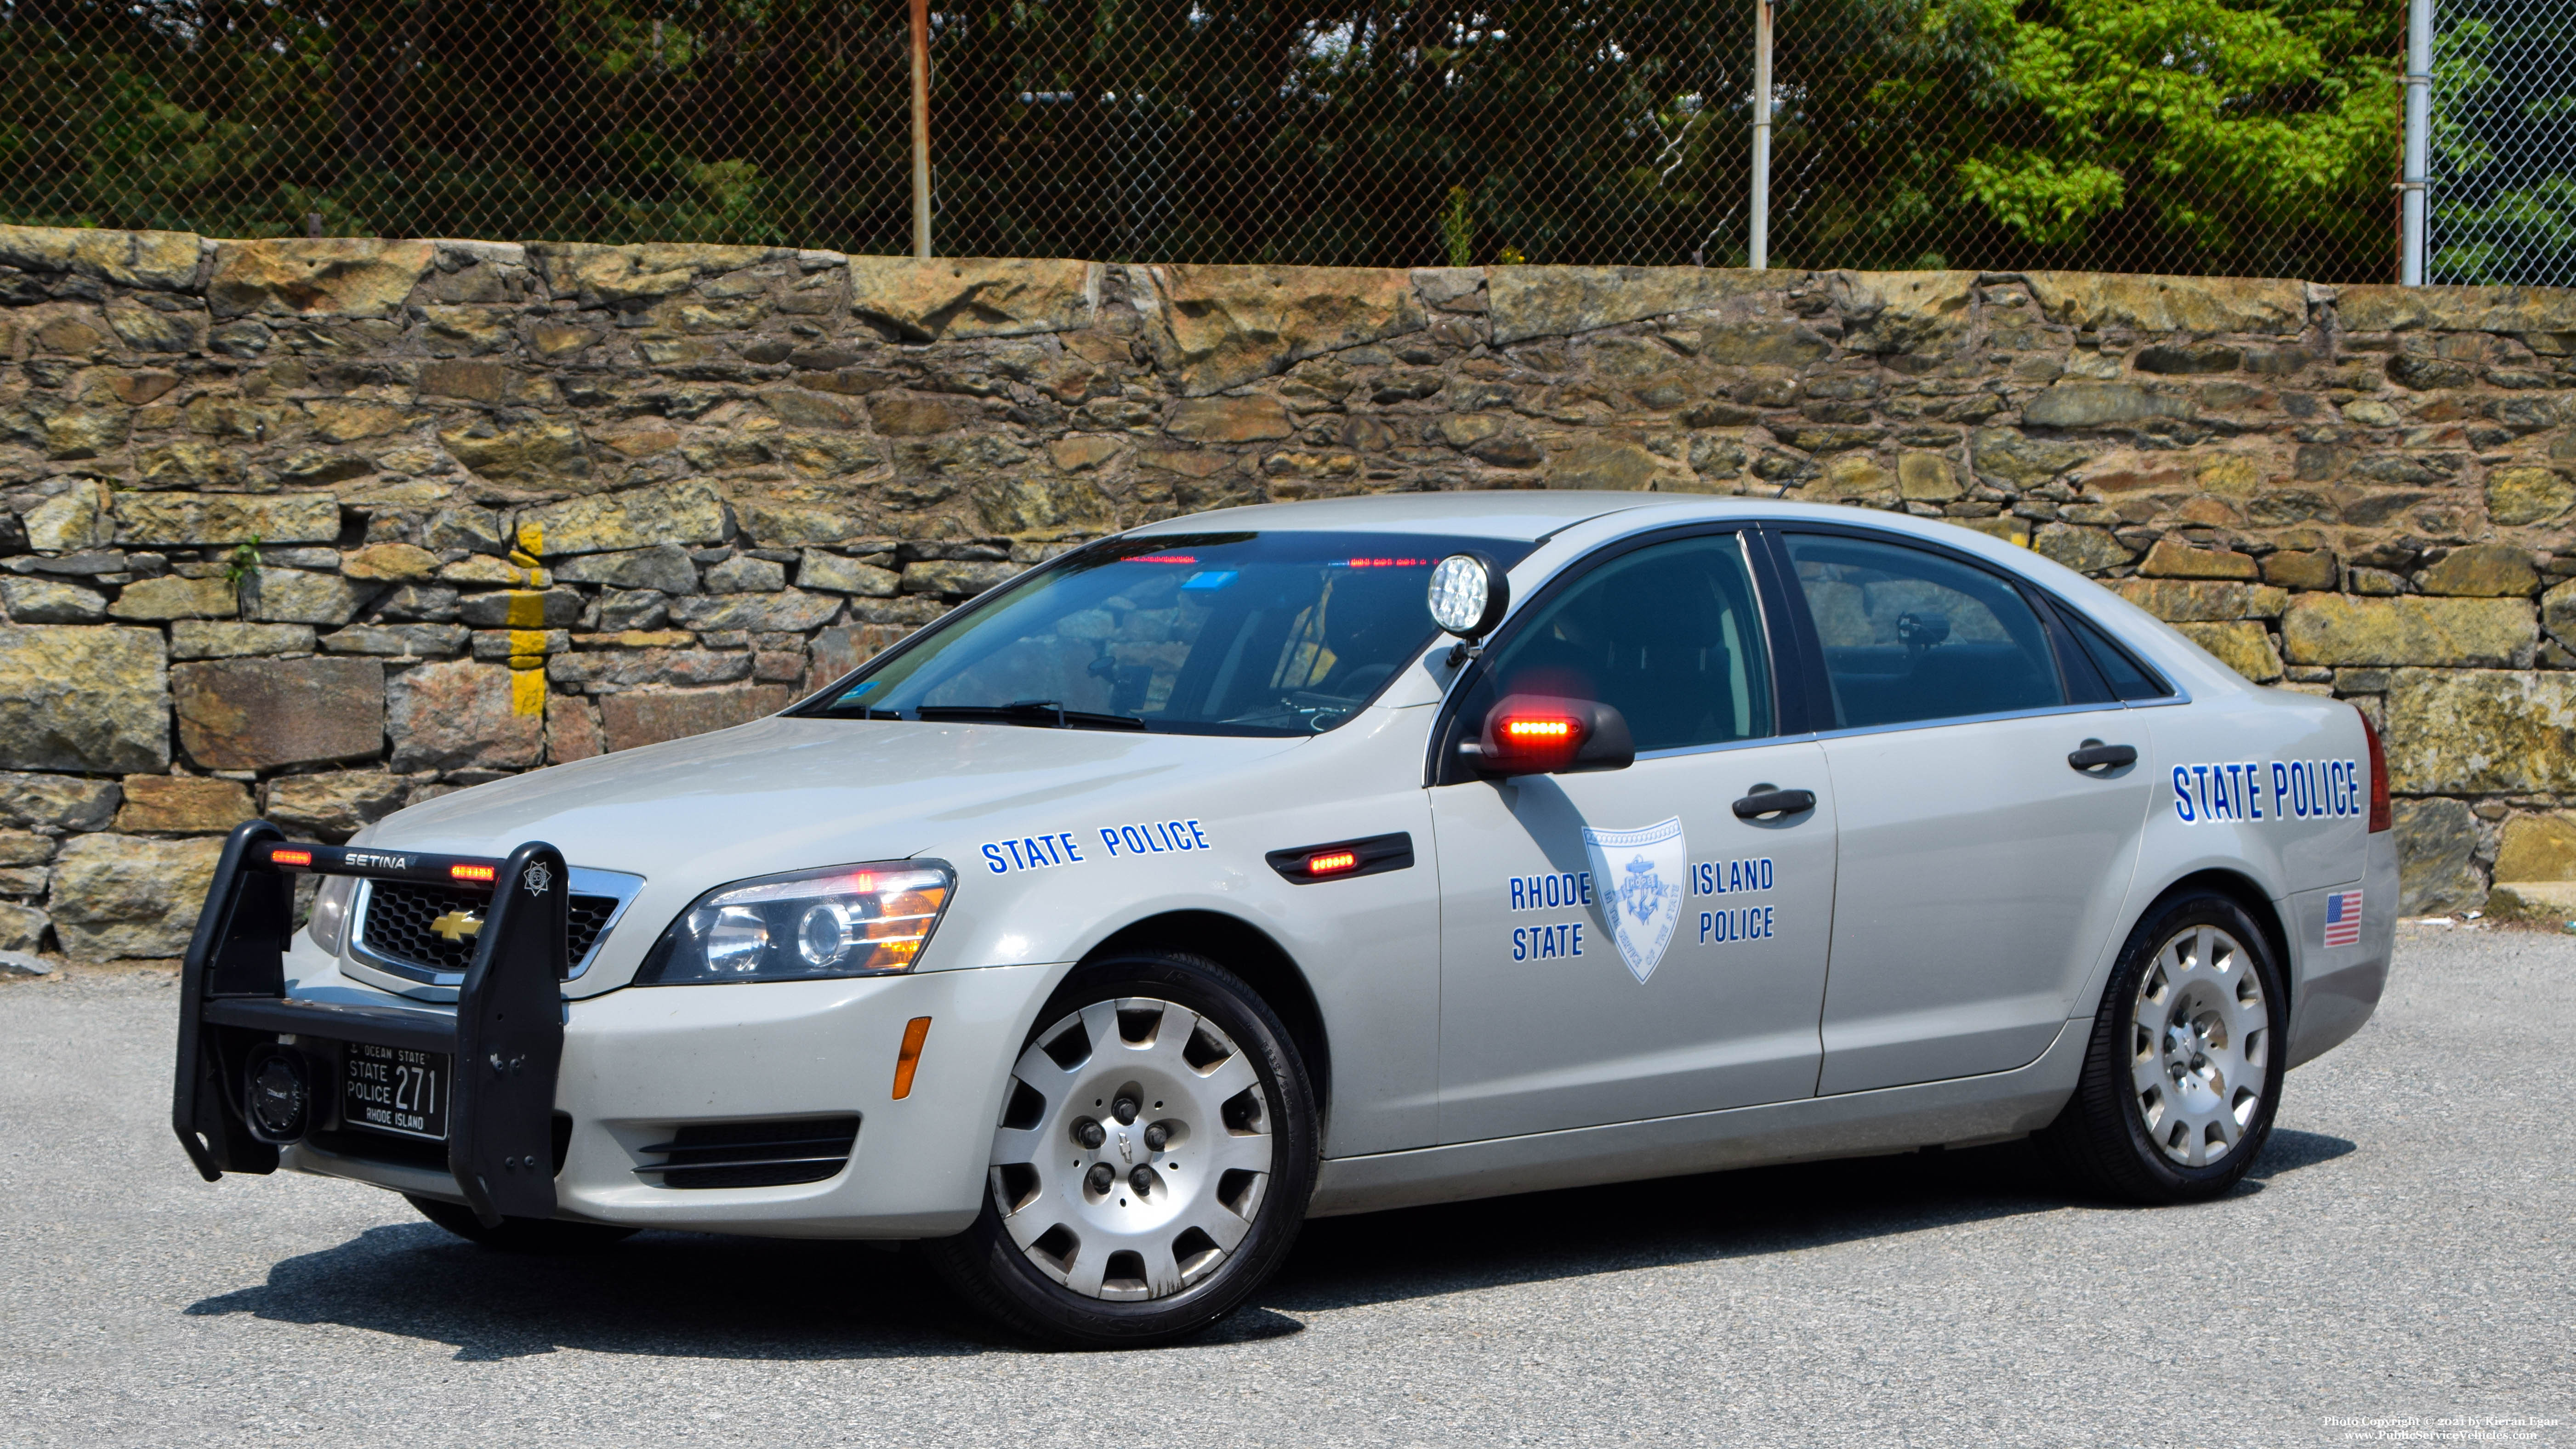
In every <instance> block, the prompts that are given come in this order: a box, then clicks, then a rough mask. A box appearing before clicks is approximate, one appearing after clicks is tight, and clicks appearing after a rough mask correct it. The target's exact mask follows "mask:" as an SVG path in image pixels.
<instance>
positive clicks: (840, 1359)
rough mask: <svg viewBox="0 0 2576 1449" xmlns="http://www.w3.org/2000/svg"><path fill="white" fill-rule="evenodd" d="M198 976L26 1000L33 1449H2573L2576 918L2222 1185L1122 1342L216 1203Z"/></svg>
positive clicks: (1445, 1277) (22, 1198) (1676, 1246)
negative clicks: (181, 1087) (186, 1096)
mask: <svg viewBox="0 0 2576 1449" xmlns="http://www.w3.org/2000/svg"><path fill="white" fill-rule="evenodd" d="M175 995H176V993H175V990H174V987H173V985H172V983H171V981H170V979H169V978H168V977H167V976H166V975H161V974H150V975H137V974H111V973H108V972H103V971H99V972H81V971H72V972H66V973H64V974H62V975H61V976H58V977H56V978H53V979H50V980H38V981H0V1445H10V1446H17V1445H48V1446H50V1445H122V1444H137V1445H178V1444H260V1445H278V1444H296V1443H303V1442H307V1441H314V1442H322V1441H328V1442H330V1443H333V1444H335V1445H340V1446H356V1445H363V1446H366V1449H414V1446H431V1445H451V1444H453V1445H474V1446H481V1449H491V1446H517V1445H528V1444H557V1443H573V1444H652V1445H661V1444H693V1445H694V1444H710V1445H713V1444H760V1445H779V1444H841V1443H849V1444H880V1443H882V1444H921V1445H983V1444H994V1445H1024V1444H1025V1445H1040V1444H1043V1445H1054V1444H1065V1445H1098V1446H1122V1445H1147V1446H1165V1445H1174V1444H1187V1445H1192V1446H1212V1445H1234V1444H1296V1445H1305V1444H1381V1443H1383V1444H1523V1443H1527V1444H1549V1445H1563V1444H1569V1443H1571V1444H1596V1443H1597V1444H1625V1443H1647V1444H1701V1443H1743V1444H1763V1445H1774V1444H1778V1445H1796V1444H1831V1445H1873V1446H1876V1445H1914V1444H1924V1445H1949V1444H1989V1443H2002V1444H2085V1445H2094V1444H2100V1445H2165V1444H2174V1445H2181V1444H2193V1445H2204V1444H2205V1445H2233V1444H2245V1445H2262V1446H2271V1445H2296V1444H2324V1443H2357V1442H2407V1441H2412V1442H2454V1443H2456V1442H2478V1443H2499V1442H2500V1443H2539V1444H2576V1065H2571V1058H2576V937H2566V936H2548V935H2541V934H2535V933H2515V932H2507V931H2499V930H2477V931H2470V930H2451V931H2447V932H2445V931H2434V930H2427V929H2419V928H2409V929H2408V930H2407V931H2406V933H2405V934H2404V935H2403V937H2402V938H2401V943H2400V948H2399V955H2398V968H2397V972H2396V979H2395V981H2394V983H2393V985H2392V987H2391V989H2390V993H2389V998H2388V1000H2387V1001H2386V1002H2384V1003H2383V1004H2382V1006H2381V1008H2380V1012H2379V1015H2378V1017H2377V1019H2376V1020H2374V1021H2373V1022H2372V1023H2371V1025H2370V1026H2369V1027H2367V1028H2366V1029H2365V1030H2364V1031H2363V1032H2362V1034H2361V1035H2360V1036H2358V1037H2357V1038H2355V1039H2354V1040H2353V1041H2352V1042H2351V1043H2349V1044H2347V1045H2346V1046H2344V1047H2343V1048H2341V1049H2340V1050H2338V1051H2336V1052H2334V1053H2333V1054H2331V1055H2329V1056H2327V1057H2326V1058H2324V1059H2323V1060H2321V1061H2318V1062H2316V1063H2313V1064H2311V1065H2309V1066H2307V1067H2304V1068H2302V1069H2300V1070H2299V1071H2297V1072H2295V1073H2293V1074H2292V1075H2291V1077H2290V1080H2289V1088H2288V1092H2287V1095H2286V1097H2285V1099H2284V1104H2283V1107H2282V1111H2281V1116H2280V1124H2279V1127H2278V1128H2277V1130H2276V1131H2275V1132H2274V1134H2273V1138H2272V1142H2271V1144H2270V1147H2269V1148H2268V1150H2267V1151H2266V1152H2265V1154H2264V1156H2263V1159H2262V1160H2261V1162H2260V1163H2258V1164H2257V1166H2256V1168H2255V1170H2254V1173H2253V1174H2252V1176H2251V1178H2250V1179H2249V1180H2248V1181H2247V1182H2246V1183H2245V1185H2244V1186H2243V1188H2242V1189H2241V1190H2240V1191H2238V1192H2237V1193H2236V1194H2235V1195H2234V1196H2232V1197H2230V1198H2228V1199H2227V1200H2225V1201H2223V1202H2219V1203H2214V1204H2210V1205H2207V1206H2202V1207H2195V1208H2187V1209H2166V1210H2139V1209H2126V1208H2113V1207H2104V1206H2098V1205H2092V1204H2086V1203H2081V1202H2076V1201H2071V1200H2070V1199H2069V1198H2068V1197H2067V1196H2066V1195H2065V1194H2063V1193H2062V1192H2061V1191H2060V1190H2059V1189H2058V1188H2057V1186H2056V1185H2055V1183H2054V1182H2053V1181H2051V1179H2050V1178H2049V1177H2048V1176H2047V1174H2046V1173H2045V1171H2044V1170H2043V1169H2042V1168H2041V1167H2040V1166H2039V1165H2038V1163H2037V1162H2036V1160H2035V1159H2034V1158H2033V1157H2032V1155H2031V1153H2030V1151H2029V1150H2028V1148H2027V1147H2025V1146H2022V1145H2018V1144H2016V1145H2009V1146H2004V1147H1996V1148H1986V1149H1980V1150H1977V1151H1972V1152H1956V1153H1948V1154H1932V1155H1913V1156H1906V1157H1894V1158H1876V1159H1869V1160H1863V1161H1856V1162H1842V1163H1824V1164H1812V1165H1805V1166H1796V1167H1785V1168H1771V1169H1763V1170H1760V1171H1752V1172H1740V1173H1730V1174H1722V1175H1716V1176H1708V1177H1695V1178H1684V1179H1676V1180H1670V1181H1665V1182H1659V1183H1648V1184H1637V1185H1629V1186H1620V1187H1607V1188H1595V1189H1585V1190H1581V1191H1573V1192H1558V1193H1549V1194H1544V1195H1538V1196H1531V1197H1521V1198H1510V1199H1503V1200H1498V1201H1492V1202H1484V1203H1472V1204H1466V1205H1462V1206H1454V1207H1445V1208H1432V1209H1420V1210H1415V1211H1409V1212H1402V1213H1390V1214H1382V1215H1377V1216H1370V1217H1359V1218H1343V1219H1336V1220H1331V1221H1326V1222H1321V1223H1317V1224H1314V1225H1312V1226H1310V1227H1309V1229H1308V1230H1307V1232H1306V1234H1305V1236H1304V1238H1303V1239H1302V1240H1301V1241H1300V1243H1299V1246H1298V1248H1297V1250H1296V1253H1295V1255H1294V1257H1293V1258H1292V1260H1291V1261H1290V1264H1289V1266H1288V1268H1287V1270H1286V1271H1285V1272H1284V1273H1283V1274H1282V1275H1281V1277H1280V1278H1279V1279H1278V1280H1277V1281H1276V1282H1275V1283H1273V1284H1272V1285H1271V1286H1270V1287H1269V1289H1268V1290H1267V1291H1266V1292H1264V1293H1263V1294H1262V1295H1261V1297H1260V1298H1259V1299H1258V1300H1257V1301H1258V1304H1259V1306H1258V1307H1257V1308H1254V1309H1251V1310H1247V1311H1245V1312H1244V1313H1241V1314H1239V1315H1238V1316H1237V1317H1235V1318H1234V1319H1232V1320H1230V1321H1229V1322H1228V1323H1227V1324H1225V1325H1224V1326H1223V1327H1222V1328H1221V1329H1220V1330H1219V1331H1218V1332H1217V1333H1215V1334H1214V1335H1212V1336H1211V1337H1209V1338H1208V1339H1206V1340H1203V1341H1201V1342H1198V1343H1194V1344H1190V1345H1186V1346H1183V1347H1179V1348H1172V1349H1164V1350H1159V1351H1153V1352H1141V1353H1119V1354H1060V1353H1049V1352H1043V1351H1036V1350H1031V1349H1028V1348H1025V1347H1022V1346H1019V1345H1016V1344H1013V1343H1011V1342H1008V1341H1006V1340H1003V1339H999V1338H997V1337H995V1336H993V1335H991V1334H988V1333H986V1332H984V1331H983V1330H982V1329H980V1328H979V1327H977V1326H976V1325H975V1324H974V1323H973V1322H972V1321H971V1320H969V1319H967V1318H966V1317H964V1316H963V1314H962V1313H961V1311H959V1310H957V1309H955V1308H953V1307H952V1306H951V1305H950V1303H949V1302H948V1300H947V1299H946V1297H945V1296H944V1294H943V1293H942V1291H941V1290H940V1288H939V1287H938V1285H937V1283H936V1282H935V1281H934V1280H932V1279H931V1278H930V1277H929V1276H928V1275H927V1274H926V1273H925V1272H923V1271H922V1270H921V1269H919V1268H918V1267H916V1266H915V1265H914V1263H913V1262H912V1260H911V1259H909V1258H908V1257H905V1256H903V1255H900V1254H893V1253H887V1252H883V1251H879V1250H874V1249H869V1248H865V1247H858V1246H851V1245H842V1244H817V1243H772V1242H761V1241H755V1240H750V1239H731V1238H719V1237H707V1236H698V1235H691V1234H678V1233H650V1234H644V1235H640V1236H638V1237H635V1238H632V1239H629V1240H628V1241H627V1242H625V1243H623V1244H621V1245H619V1246H617V1247H615V1248H613V1249H610V1250H609V1251H606V1252H604V1253H600V1254H598V1255H596V1256H592V1257H587V1258H578V1259H562V1260H536V1261H532V1260H528V1259H520V1258H508V1257H501V1256H495V1255H491V1254H486V1253H483V1252H481V1251H479V1250H477V1249H475V1248H472V1247H469V1246H467V1245H465V1244H463V1243H460V1242H458V1241H456V1240H455V1239H453V1238H450V1237H448V1236H447V1235H446V1234H445V1233H443V1232H441V1231H440V1230H439V1229H437V1228H435V1227H432V1226H430V1225H429V1224H428V1223H426V1222H423V1221H421V1220H419V1219H418V1218H416V1217H415V1216H413V1214H412V1212H411V1210H410V1208H409V1207H408V1206H406V1205H405V1204H404V1203H403V1202H402V1200H401V1199H400V1198H397V1197H394V1196H392V1195H390V1194H387V1193H383V1192H379V1191H376V1190H375V1189H372V1188H366V1187H361V1186H357V1185H354V1184H348V1183H336V1182H330V1181H325V1180H321V1179H317V1178H305V1177H292V1176H277V1177H269V1178H227V1179H226V1180H225V1181H223V1182H222V1183H220V1184H214V1185H209V1184H207V1183H204V1182H201V1181H199V1180H198V1178H197V1177H196V1175H195V1174H194V1173H193V1172H192V1171H190V1169H189V1168H188V1165H187V1163H186V1161H185V1160H184V1158H183V1157H182V1156H181V1154H180V1152H179V1149H178V1146H177V1144H176V1143H175V1142H173V1141H172V1139H171V1137H170V1133H169V1128H168V1126H167V1121H168V1108H167V1100H168V1091H169V1076H170V1065H169V1063H170V1041H171V1031H172V1018H173V1010H174V1005H175ZM2463 1435H2466V1436H2472V1437H2466V1438H2464V1437H2460V1436H2463Z"/></svg>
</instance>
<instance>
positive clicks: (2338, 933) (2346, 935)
mask: <svg viewBox="0 0 2576 1449" xmlns="http://www.w3.org/2000/svg"><path fill="white" fill-rule="evenodd" d="M2325 944H2326V945H2329V946H2358V945H2360V944H2361V892H2359V891H2337V892H2336V893H2335V894H2333V895H2330V896H2328V897H2326V939H2325Z"/></svg>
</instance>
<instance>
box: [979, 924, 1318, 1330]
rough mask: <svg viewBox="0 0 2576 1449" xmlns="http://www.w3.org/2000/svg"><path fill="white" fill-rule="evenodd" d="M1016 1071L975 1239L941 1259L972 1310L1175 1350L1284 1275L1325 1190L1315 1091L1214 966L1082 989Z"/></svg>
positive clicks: (1183, 964)
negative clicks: (1319, 1182) (1310, 1208)
mask: <svg viewBox="0 0 2576 1449" xmlns="http://www.w3.org/2000/svg"><path fill="white" fill-rule="evenodd" d="M1038 1022H1039V1025H1038V1028H1037V1030H1036V1031H1034V1032H1032V1033H1031V1034H1030V1036H1029V1039H1028V1043H1027V1045H1026V1048H1025V1049H1024V1050H1023V1051H1022V1052H1021V1054H1020V1058H1019V1060H1018V1061H1017V1062H1016V1063H1015V1064H1013V1066H1012V1068H1011V1080H1010V1082H1009V1084H1008V1090H1007V1091H1006V1092H1005V1094H1004V1107H1003V1112H1002V1121H1001V1124H1000V1126H999V1127H998V1128H997V1129H996V1130H995V1132H994V1134H993V1152H992V1157H991V1167H990V1171H989V1173H988V1176H987V1187H986V1191H985V1197H984V1207H983V1212H982V1214H981V1216H979V1217H978V1218H977V1219H976V1220H975V1225H974V1226H973V1227H971V1228H969V1229H967V1230H966V1231H965V1232H963V1233H960V1234H958V1235H957V1236H956V1237H953V1238H948V1239H944V1240H942V1241H940V1242H938V1243H935V1244H932V1245H930V1257H931V1261H932V1263H933V1264H934V1265H935V1266H936V1268H937V1269H938V1271H939V1273H940V1275H941V1276H942V1277H943V1278H945V1279H947V1281H948V1282H949V1283H950V1285H951V1286H952V1287H954V1288H955V1289H956V1290H957V1292H958V1294H959V1295H960V1296H961V1297H963V1298H964V1299H965V1300H966V1301H967V1302H968V1303H969V1304H971V1305H973V1306H974V1307H975V1308H977V1309H978V1310H980V1311H981V1312H983V1313H984V1314H986V1315H987V1316H988V1317H991V1318H993V1319H995V1320H997V1321H998V1322H1000V1323H1002V1324H1003V1325H1004V1326H1006V1327H1009V1328H1012V1329H1016V1330H1018V1331H1020V1332H1022V1333H1025V1334H1028V1335H1030V1336H1032V1337H1036V1338H1040V1339H1044V1340H1046V1341H1048V1342H1052V1343H1056V1344H1060V1345H1063V1346H1065V1347H1071V1348H1139V1347H1146V1346H1150V1345H1153V1344H1159V1343H1168V1342H1171V1341H1172V1340H1175V1339H1179V1338H1183V1337H1186V1336H1188V1335H1190V1334H1192V1333H1196V1332H1198V1331H1199V1330H1201V1329H1203V1328H1206V1327H1207V1326H1208V1325H1209V1324H1212V1323H1214V1322H1215V1321H1216V1320H1218V1319H1219V1318H1222V1317H1224V1316H1225V1315H1226V1314H1228V1313H1230V1312H1232V1311H1234V1309H1235V1308H1236V1307H1238V1306H1240V1305H1241V1304H1242V1303H1243V1301H1244V1300H1245V1299H1246V1298H1247V1297H1249V1296H1250V1295H1251V1294H1252V1293H1253V1291H1254V1290H1255V1289H1257V1288H1259V1287H1260V1286H1261V1284H1262V1283H1263V1282H1264V1281H1265V1280H1266V1279H1268V1278H1269V1276H1270V1275H1271V1274H1272V1273H1273V1272H1274V1271H1276V1270H1277V1268H1278V1266H1279V1264H1280V1262H1281V1260H1282V1259H1284V1258H1285V1257H1286V1256H1287V1253H1288V1248H1289V1245H1290V1244H1291V1243H1292V1242H1294V1241H1295V1239H1296V1236H1297V1229H1298V1227H1299V1225H1300V1223H1301V1222H1302V1221H1303V1218H1304V1215H1305V1206H1306V1199H1307V1196H1308V1195H1309V1194H1310V1193H1311V1192H1312V1191H1313V1189H1314V1183H1315V1172H1316V1165H1317V1151H1318V1146H1317V1144H1318V1141H1319V1136H1318V1133H1317V1130H1316V1122H1315V1100H1314V1091H1313V1088H1312V1087H1311V1086H1310V1085H1309V1084H1308V1081H1307V1077H1306V1070H1305V1066H1304V1064H1303V1063H1302V1062H1301V1061H1300V1060H1299V1058H1298V1056H1297V1051H1296V1048H1295V1047H1294V1046H1293V1045H1291V1044H1290V1042H1289V1039H1288V1032H1287V1029H1286V1027H1285V1026H1284V1025H1283V1024H1282V1023H1281V1022H1280V1020H1279V1018H1278V1016H1277V1014H1276V1013H1274V1012H1272V1011H1271V1009H1270V1007H1269V1006H1268V1005H1267V1004H1266V1003H1264V1002H1263V1001H1262V1000H1261V998H1260V996H1259V995H1257V994H1255V993H1254V992H1253V990H1252V989H1251V988H1250V987H1249V986H1247V985H1245V984H1244V983H1243V981H1242V980H1241V979H1240V978H1238V977H1236V976H1235V975H1234V974H1233V973H1232V972H1229V971H1227V970H1225V969H1224V968H1223V967H1221V966H1219V965H1217V964H1216V963H1215V962H1213V961H1209V960H1206V959H1205V958H1202V957H1198V956H1191V955H1184V954H1180V953H1177V952H1155V953H1148V954H1138V955H1133V956H1125V957H1120V958H1118V959H1115V960H1111V961H1105V962H1101V963H1099V964H1097V965H1093V966H1090V967H1086V968H1084V969H1082V970H1081V971H1078V972H1076V973H1075V975H1074V976H1073V977H1072V978H1070V979H1068V980H1067V981H1066V983H1065V984H1064V986H1062V987H1061V988H1059V989H1058V990H1057V992H1056V993H1055V995H1054V996H1053V997H1052V998H1051V999H1050V1000H1049V1001H1048V1003H1047V1005H1046V1007H1045V1008H1044V1009H1043V1010H1041V1011H1040V1012H1039V1013H1038Z"/></svg>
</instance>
